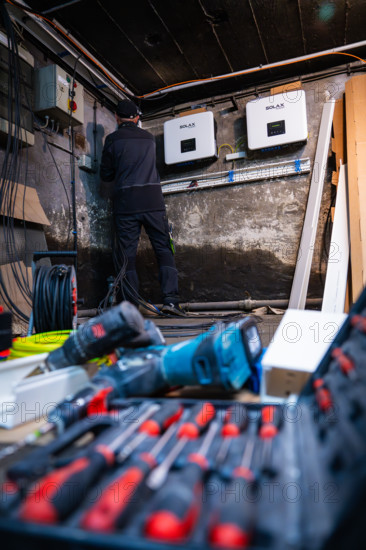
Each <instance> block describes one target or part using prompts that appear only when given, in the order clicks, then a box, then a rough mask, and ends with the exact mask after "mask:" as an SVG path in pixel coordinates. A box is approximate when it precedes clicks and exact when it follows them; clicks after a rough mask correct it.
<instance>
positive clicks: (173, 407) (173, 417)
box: [139, 401, 184, 436]
mask: <svg viewBox="0 0 366 550" xmlns="http://www.w3.org/2000/svg"><path fill="white" fill-rule="evenodd" d="M183 410H184V409H183V407H182V405H181V404H180V403H179V402H177V401H169V402H168V403H165V404H164V405H162V406H161V407H160V409H159V410H158V411H157V412H156V413H155V414H154V415H153V416H152V417H151V418H149V419H148V420H146V421H145V422H144V423H143V424H142V425H141V427H140V428H139V432H140V433H145V434H146V435H148V436H156V435H160V434H161V433H162V432H164V431H165V430H166V429H167V428H169V426H171V425H172V424H174V422H177V420H179V419H180V417H181V416H182V414H183Z"/></svg>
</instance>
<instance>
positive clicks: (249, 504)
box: [0, 292, 366, 550]
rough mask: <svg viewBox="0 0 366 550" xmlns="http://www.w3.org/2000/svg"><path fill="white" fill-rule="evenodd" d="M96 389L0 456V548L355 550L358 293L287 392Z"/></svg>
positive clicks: (365, 307) (363, 400)
mask: <svg viewBox="0 0 366 550" xmlns="http://www.w3.org/2000/svg"><path fill="white" fill-rule="evenodd" d="M103 392H104V394H103V396H101V395H100V394H99V396H98V397H97V398H96V399H94V401H93V403H92V404H90V403H89V405H88V407H86V408H85V407H84V409H83V411H84V413H83V415H81V414H80V410H81V409H80V410H79V412H78V413H77V414H73V417H72V420H70V418H71V417H67V418H66V419H65V418H62V419H59V423H60V422H61V423H63V424H64V425H65V426H67V427H66V429H64V430H63V432H62V433H60V434H59V435H56V437H54V438H53V439H52V440H51V442H49V443H46V444H38V445H34V444H33V445H28V446H27V445H26V446H25V447H24V448H22V449H21V453H20V451H19V452H17V451H16V450H15V452H14V453H13V454H9V456H6V457H5V459H4V458H3V461H2V463H0V466H1V467H2V469H3V471H4V474H5V477H4V480H3V486H2V494H1V500H0V511H1V518H0V533H1V540H2V542H3V544H5V546H4V547H5V548H8V547H9V548H10V547H11V548H16V549H18V548H19V549H22V550H23V549H24V548H27V550H33V548H34V549H37V550H40V549H42V548H52V550H58V549H59V548H60V549H61V548H62V549H63V550H65V549H70V550H79V549H80V550H81V549H89V548H90V549H92V548H93V549H94V548H100V549H106V550H109V549H116V548H120V549H126V550H127V549H140V550H148V549H158V548H159V549H161V548H163V549H173V548H177V547H178V548H179V547H181V548H184V549H192V550H199V549H200V550H203V549H211V548H212V549H231V548H253V549H257V550H262V549H263V550H264V549H278V550H284V549H289V550H290V549H295V550H297V549H298V550H307V549H309V550H313V549H319V550H328V549H330V548H332V549H333V550H334V548H336V549H337V548H340V549H343V548H352V549H355V548H356V549H358V548H360V549H361V548H364V547H365V543H364V536H363V527H364V525H363V523H364V517H365V513H366V292H364V293H363V294H362V295H361V297H360V299H359V300H358V302H357V303H356V304H355V306H354V308H353V310H352V312H351V314H350V315H349V316H348V318H347V320H346V322H345V324H344V325H343V327H342V328H341V330H340V331H339V333H338V335H337V337H336V338H335V340H334V342H333V344H332V345H331V347H330V348H329V350H328V352H327V353H326V355H325V356H324V358H323V360H322V361H321V363H320V365H319V367H318V368H317V370H316V372H315V373H314V375H313V376H312V377H311V378H310V379H309V382H308V383H307V385H306V386H305V388H304V389H303V392H302V394H301V395H300V397H299V399H298V400H297V401H293V402H288V403H285V404H282V405H274V404H244V403H238V402H233V401H217V400H212V401H210V402H208V401H198V400H193V399H192V400H187V399H184V400H183V399H182V400H179V399H175V398H174V399H169V398H164V399H160V398H156V399H153V398H147V399H138V398H126V399H122V398H115V399H111V400H109V401H108V402H107V407H106V406H105V403H106V401H105V399H104V398H105V397H106V396H107V394H108V389H105V390H103ZM101 403H104V405H103V406H101ZM58 411H59V414H60V415H62V414H64V409H62V408H60V409H58ZM73 411H74V413H75V410H74V409H73ZM54 424H55V425H56V420H55V419H54ZM49 429H51V428H49ZM55 433H56V434H57V431H56V432H55ZM20 454H21V455H22V456H19V455H20Z"/></svg>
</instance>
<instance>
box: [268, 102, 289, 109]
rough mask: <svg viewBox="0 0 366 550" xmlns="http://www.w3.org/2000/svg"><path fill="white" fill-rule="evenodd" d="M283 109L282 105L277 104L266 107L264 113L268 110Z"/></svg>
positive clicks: (283, 105)
mask: <svg viewBox="0 0 366 550" xmlns="http://www.w3.org/2000/svg"><path fill="white" fill-rule="evenodd" d="M284 108H285V104H284V103H277V104H276V105H268V107H266V111H269V110H270V109H284Z"/></svg>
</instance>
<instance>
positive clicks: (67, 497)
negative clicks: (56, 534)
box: [19, 445, 114, 524]
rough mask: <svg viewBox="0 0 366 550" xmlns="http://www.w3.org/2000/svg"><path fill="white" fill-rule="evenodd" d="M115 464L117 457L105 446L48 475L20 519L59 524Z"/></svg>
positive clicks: (21, 513)
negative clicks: (102, 474)
mask: <svg viewBox="0 0 366 550" xmlns="http://www.w3.org/2000/svg"><path fill="white" fill-rule="evenodd" d="M113 463H114V453H113V452H111V451H110V449H109V448H108V447H107V446H105V445H98V446H96V447H95V448H94V449H93V450H92V451H91V452H90V453H88V455H87V456H84V457H81V458H78V459H76V460H74V461H73V462H71V463H70V464H68V465H67V466H64V467H63V468H59V469H58V470H56V471H54V472H51V473H50V474H48V475H46V476H45V477H44V478H43V479H41V480H40V482H39V483H38V484H37V490H35V491H31V492H30V493H29V495H28V496H27V498H26V499H25V501H24V502H23V504H22V506H21V508H20V511H19V517H20V519H22V520H24V521H32V522H35V523H46V524H47V523H57V522H59V521H60V520H62V519H64V518H65V517H67V516H68V515H69V514H70V513H71V512H73V511H74V510H75V509H76V508H77V506H78V505H79V504H80V503H81V502H82V500H83V498H84V497H85V494H86V492H87V490H88V489H89V488H90V487H91V486H92V484H93V483H94V482H95V481H96V480H97V479H98V478H99V476H100V475H101V473H102V472H103V471H104V470H105V469H106V468H107V467H108V466H109V465H112V464H113Z"/></svg>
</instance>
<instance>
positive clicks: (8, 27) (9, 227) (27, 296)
mask: <svg viewBox="0 0 366 550" xmlns="http://www.w3.org/2000/svg"><path fill="white" fill-rule="evenodd" d="M0 10H1V19H2V22H3V25H4V28H5V32H6V35H7V37H8V67H9V70H8V81H7V91H8V98H7V99H8V105H7V113H8V126H9V128H10V129H12V130H11V131H9V133H8V139H7V143H6V147H5V151H4V160H3V163H2V167H1V172H0V208H1V211H2V213H3V215H2V222H3V223H2V227H3V232H4V252H5V257H6V263H8V264H9V265H10V270H11V274H12V277H13V279H14V281H15V284H16V287H17V292H18V294H19V296H20V298H21V300H23V301H24V302H25V303H26V304H28V305H29V306H31V303H32V294H31V288H30V287H31V282H30V280H29V277H28V271H27V270H24V268H23V264H22V258H21V254H20V253H19V250H18V247H17V244H16V239H15V224H14V208H15V197H16V195H17V191H18V182H19V181H20V179H21V176H22V175H23V174H22V173H21V172H22V169H21V167H22V166H23V168H24V167H25V168H24V171H25V173H26V172H27V167H28V157H27V147H25V148H24V147H23V145H22V139H21V137H22V127H23V126H25V125H24V124H23V116H24V113H23V112H22V94H23V95H24V96H25V97H26V99H27V100H28V97H27V90H26V89H25V86H24V81H25V77H24V75H23V74H22V72H21V68H20V62H19V52H18V45H17V41H16V37H15V33H14V29H13V25H12V23H11V20H10V17H9V15H8V12H7V10H6V8H5V6H4V4H3V3H0ZM21 159H22V161H23V162H21ZM25 180H26V177H25ZM25 232H26V226H25V224H24V236H25V239H26V234H25ZM10 294H11V293H10V292H9V289H8V288H7V287H6V284H5V281H4V280H3V279H2V277H0V297H1V300H2V302H3V303H4V305H5V306H6V308H7V309H9V310H11V311H12V312H13V314H14V316H15V317H16V318H17V319H19V320H20V321H27V320H28V317H27V315H26V314H25V313H24V312H23V311H21V309H20V308H19V307H17V305H16V304H15V302H14V300H13V298H12V297H11V295H10Z"/></svg>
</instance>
